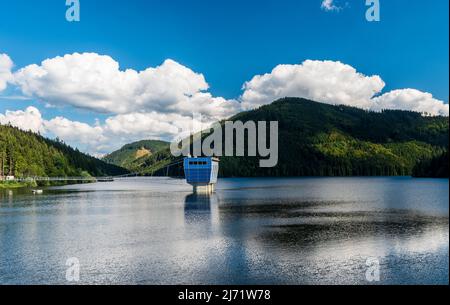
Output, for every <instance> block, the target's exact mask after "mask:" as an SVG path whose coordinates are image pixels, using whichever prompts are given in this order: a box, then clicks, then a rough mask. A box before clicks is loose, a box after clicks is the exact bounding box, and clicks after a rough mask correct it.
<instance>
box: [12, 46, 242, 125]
mask: <svg viewBox="0 0 450 305" xmlns="http://www.w3.org/2000/svg"><path fill="white" fill-rule="evenodd" d="M14 81H15V84H16V85H18V86H19V87H20V88H21V89H22V92H23V93H24V94H25V95H26V96H29V97H34V98H37V99H39V100H42V101H44V102H45V103H48V104H50V105H54V106H61V105H62V106H67V105H70V106H73V107H77V108H82V109H88V110H91V111H95V112H102V113H111V114H126V113H132V112H152V111H156V112H160V113H179V114H184V115H188V114H190V113H192V110H193V108H195V109H198V110H197V111H202V110H203V111H204V114H205V115H209V116H210V117H213V118H220V117H223V116H226V115H229V114H231V113H232V112H233V111H235V110H233V108H234V109H235V108H236V107H237V105H236V104H237V103H236V101H226V100H224V99H223V98H214V97H213V96H212V95H211V94H210V93H208V92H206V90H207V89H208V87H209V86H208V83H207V82H206V80H205V78H204V76H203V75H202V74H199V73H195V72H194V71H192V70H191V69H189V68H187V67H185V66H183V65H181V64H179V63H177V62H175V61H173V60H170V59H168V60H166V61H164V63H163V64H162V65H160V66H158V67H155V68H148V69H146V70H144V71H135V70H133V69H127V70H120V67H119V63H118V62H117V61H115V60H114V59H112V58H111V57H109V56H105V55H99V54H96V53H82V54H79V53H74V54H68V55H65V56H63V57H55V58H52V59H47V60H44V61H43V62H42V63H41V64H40V65H36V64H34V65H29V66H27V67H25V68H23V69H20V70H19V71H17V72H16V73H15V74H14ZM233 104H234V105H233Z"/></svg>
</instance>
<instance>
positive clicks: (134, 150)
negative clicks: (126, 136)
mask: <svg viewBox="0 0 450 305" xmlns="http://www.w3.org/2000/svg"><path fill="white" fill-rule="evenodd" d="M168 147H169V143H168V142H164V141H157V140H142V141H139V142H134V143H131V144H127V145H125V146H123V147H122V148H120V149H119V150H116V151H114V152H112V153H110V154H109V155H107V156H105V157H104V158H103V159H102V160H103V161H105V162H108V163H110V164H114V165H117V166H121V167H124V168H127V169H132V168H134V164H135V162H136V160H138V159H141V158H144V157H149V156H151V155H153V154H154V153H156V152H158V151H160V150H162V149H164V148H168Z"/></svg>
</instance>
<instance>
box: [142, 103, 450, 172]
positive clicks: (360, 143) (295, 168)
mask: <svg viewBox="0 0 450 305" xmlns="http://www.w3.org/2000/svg"><path fill="white" fill-rule="evenodd" d="M230 120H233V121H234V120H240V121H243V122H245V121H250V120H252V121H278V122H279V162H278V165H277V166H276V167H274V168H260V167H259V158H254V157H222V158H221V164H220V175H221V176H223V177H239V176H244V177H252V176H384V175H393V176H395V175H411V174H412V171H413V168H414V167H415V165H416V164H417V163H418V162H420V161H424V160H430V159H432V158H433V157H435V156H438V155H440V154H442V153H443V152H444V151H445V150H446V149H447V148H448V139H449V121H448V118H447V117H424V116H422V115H421V114H419V113H415V112H410V111H399V110H386V111H383V112H369V111H365V110H361V109H358V108H353V107H347V106H333V105H328V104H322V103H317V102H313V101H309V100H305V99H299V98H285V99H281V100H278V101H276V102H274V103H272V104H270V105H266V106H263V107H261V108H259V109H256V110H253V111H248V112H243V113H240V114H238V115H236V116H234V117H233V118H231V119H230ZM173 160H174V158H173V157H171V156H170V152H169V151H168V150H165V151H161V152H159V154H158V155H156V156H152V157H150V158H147V159H146V160H145V162H142V163H141V164H140V166H139V171H140V172H142V173H144V174H157V175H161V174H166V173H167V171H166V169H164V170H161V168H162V167H164V166H165V165H166V164H170V163H171V162H172V161H173ZM169 174H171V175H181V174H182V168H180V167H171V168H170V170H169Z"/></svg>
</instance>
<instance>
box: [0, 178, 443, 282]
mask: <svg viewBox="0 0 450 305" xmlns="http://www.w3.org/2000/svg"><path fill="white" fill-rule="evenodd" d="M448 187H449V184H448V179H412V178H288V179H284V178H282V179H272V178H271V179H263V178H261V179H220V180H219V184H218V186H217V191H216V193H215V194H213V195H211V196H200V195H198V196H197V195H193V194H192V188H191V187H190V186H189V185H186V184H185V182H184V181H183V180H177V179H169V178H132V179H131V178H130V179H124V180H118V181H115V182H108V183H96V184H83V185H71V186H64V187H53V188H47V189H44V193H43V194H42V195H33V194H32V192H31V190H13V191H12V192H11V191H6V190H3V191H2V190H0V284H73V282H68V281H67V279H66V272H67V269H68V268H69V266H67V265H66V262H67V260H68V259H69V258H76V260H77V261H78V262H79V270H80V279H79V282H78V283H79V284H371V283H372V284H448V283H449V279H448V274H449V223H448V219H449V211H448V207H449V191H448ZM69 261H70V260H69ZM378 265H379V269H377V270H379V281H376V279H375V281H373V282H368V278H367V276H366V275H367V273H368V272H369V275H370V274H372V275H373V274H375V273H373V272H372V271H371V270H372V269H370V268H373V267H374V266H375V268H378V267H377V266H378ZM369 269H370V270H369ZM372 279H373V278H372Z"/></svg>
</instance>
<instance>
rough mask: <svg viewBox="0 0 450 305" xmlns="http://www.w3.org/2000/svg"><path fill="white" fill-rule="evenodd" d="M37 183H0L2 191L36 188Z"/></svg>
mask: <svg viewBox="0 0 450 305" xmlns="http://www.w3.org/2000/svg"><path fill="white" fill-rule="evenodd" d="M36 186H37V184H36V182H35V181H29V182H16V181H0V189H18V188H26V187H36Z"/></svg>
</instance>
